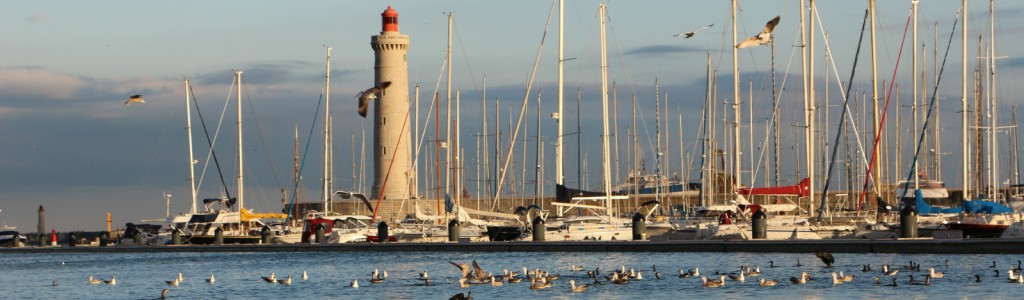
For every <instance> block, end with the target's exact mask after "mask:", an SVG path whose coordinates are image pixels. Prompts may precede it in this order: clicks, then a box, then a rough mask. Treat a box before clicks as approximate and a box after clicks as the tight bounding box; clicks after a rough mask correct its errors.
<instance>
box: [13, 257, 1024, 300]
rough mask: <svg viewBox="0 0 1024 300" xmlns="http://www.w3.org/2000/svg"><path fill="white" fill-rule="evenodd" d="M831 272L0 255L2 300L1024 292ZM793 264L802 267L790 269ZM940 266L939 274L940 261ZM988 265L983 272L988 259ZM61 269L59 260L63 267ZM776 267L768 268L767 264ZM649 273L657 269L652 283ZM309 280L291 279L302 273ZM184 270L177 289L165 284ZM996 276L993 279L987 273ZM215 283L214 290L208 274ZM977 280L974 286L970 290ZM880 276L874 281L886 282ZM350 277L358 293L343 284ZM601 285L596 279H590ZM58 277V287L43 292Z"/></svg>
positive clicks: (968, 281) (647, 263) (924, 265)
mask: <svg viewBox="0 0 1024 300" xmlns="http://www.w3.org/2000/svg"><path fill="white" fill-rule="evenodd" d="M834 256H835V259H836V264H835V267H834V268H832V269H827V268H824V264H822V263H821V262H820V261H818V260H817V258H816V257H815V256H814V255H813V254H788V253H786V254H783V253H778V254H776V253H768V254H764V253H463V252H458V253H454V252H453V253H439V252H429V253H425V252H411V253H391V252H389V253H376V254H374V253H347V252H335V253H323V252H308V253H306V252H300V253H291V252H289V253H140V254H123V253H110V254H94V253H45V254H6V253H5V254H3V255H2V256H0V270H2V274H3V276H2V278H3V279H4V280H0V298H3V299H157V298H159V296H160V291H161V290H163V289H165V288H167V289H169V293H168V298H170V299H249V298H253V299H280V298H306V299H309V298H314V299H354V298H367V299H447V298H448V297H451V296H452V295H455V294H457V293H461V292H468V291H472V293H473V296H474V297H477V299H500V298H509V299H523V298H563V299H564V298H584V297H585V298H595V299H616V298H627V297H628V298H635V297H637V296H638V295H643V298H649V299H679V298H681V297H682V298H703V297H715V298H726V299H740V298H751V297H753V298H770V299H781V298H786V299H836V298H870V299H881V298H892V297H894V296H897V295H898V296H899V297H901V298H906V299H936V298H943V299H947V298H971V299H977V298H980V299H993V298H1004V299H1005V298H1017V297H1019V295H1020V294H1021V293H1022V292H1024V285H1022V284H1017V283H1008V279H1007V273H1006V271H1007V270H1008V269H1010V268H1011V267H1016V266H1017V265H1018V260H1021V259H1022V257H1021V256H1020V255H922V254H916V255H905V254H842V253H837V254H834ZM474 259H475V260H477V262H478V263H479V264H480V266H481V267H482V268H483V269H485V270H486V271H488V272H493V273H495V274H500V273H502V271H503V270H504V269H508V270H510V271H519V272H521V270H522V268H523V267H526V268H528V269H534V268H541V269H544V270H547V271H548V272H550V274H560V275H562V277H561V278H560V279H557V280H555V282H554V286H553V287H552V288H550V289H545V290H530V289H529V284H528V283H527V282H526V281H524V282H522V283H516V284H507V283H506V284H505V285H503V286H499V287H492V286H490V285H487V284H481V285H473V286H472V287H470V288H466V289H460V288H459V287H458V285H457V283H456V278H457V276H459V273H458V270H457V269H456V268H455V267H453V266H452V265H451V264H449V263H448V261H454V262H457V263H459V262H467V263H468V262H470V261H471V260H474ZM798 260H799V263H800V266H797V262H798ZM945 260H949V265H948V267H947V266H946V265H945V263H944V261H945ZM911 261H913V262H914V263H917V264H920V265H921V271H911V270H901V271H900V272H899V273H898V275H897V276H896V278H897V282H898V284H899V285H898V286H897V287H895V288H894V287H889V286H884V285H875V284H874V279H873V278H874V277H878V276H882V275H881V265H882V264H890V265H892V267H894V268H903V266H905V265H909V264H910V262H911ZM993 261H996V267H995V268H992V267H991V266H992V262H993ZM61 262H65V263H64V264H61ZM771 262H774V265H775V266H776V267H774V268H771V267H769V265H770V263H771ZM864 264H871V265H872V268H873V269H874V271H872V272H862V271H861V270H862V265H864ZM571 265H583V267H584V270H583V271H570V266H571ZM743 265H749V266H750V267H751V268H754V267H758V266H759V267H760V269H761V272H762V273H763V275H761V276H760V277H748V278H747V279H746V282H745V283H739V282H736V281H728V280H729V279H728V278H727V279H726V280H727V282H726V284H725V286H724V287H719V288H709V289H706V288H703V287H702V286H701V280H700V278H699V277H698V278H679V277H678V273H679V270H680V269H687V270H689V269H693V268H695V267H699V268H700V272H701V275H706V276H709V277H717V276H710V275H715V274H716V273H732V274H738V273H737V272H738V271H739V268H740V266H743ZM622 266H625V268H626V269H627V270H628V269H630V268H633V269H636V270H638V271H642V272H643V280H639V281H636V280H634V281H632V282H630V283H629V284H622V285H613V284H611V283H606V284H604V285H595V286H591V287H590V289H588V290H587V291H586V292H585V293H582V294H574V293H571V292H570V291H569V279H575V280H576V282H577V284H586V283H593V281H594V279H591V278H589V277H587V274H586V271H592V270H594V269H595V268H600V270H601V273H603V274H607V273H609V272H611V271H613V270H617V269H620V268H621V267H622ZM931 267H934V268H935V269H936V271H942V272H944V273H945V277H944V278H937V279H934V280H932V285H930V286H917V285H912V284H910V283H909V282H908V281H909V276H908V275H915V279H921V278H924V276H925V275H926V274H927V273H928V268H931ZM374 268H377V269H379V270H381V271H383V270H387V271H388V273H389V274H388V275H389V277H388V278H387V280H385V281H384V282H383V283H379V284H372V283H370V281H369V278H370V272H372V271H373V269H374ZM654 268H657V271H658V272H661V273H662V279H661V280H657V279H655V275H654V273H655V272H654ZM303 271H306V272H307V273H308V274H309V280H307V281H303V280H302V279H301V275H302V272H303ZM422 271H428V272H429V274H430V276H431V277H432V278H434V282H433V284H432V285H430V286H423V285H422V281H420V280H419V279H418V274H419V272H422ZM801 271H806V272H808V273H810V274H811V276H812V278H813V279H814V280H812V281H811V282H809V283H808V284H807V285H793V284H790V283H789V277H791V276H794V277H795V276H799V274H800V272H801ZM838 271H843V272H844V273H846V274H854V275H856V278H855V279H854V280H853V281H852V282H848V283H845V284H841V285H835V286H833V285H832V283H831V273H832V272H838ZM179 272H181V273H183V274H184V277H185V281H184V282H182V283H181V284H180V286H178V287H169V286H167V285H166V284H165V283H164V282H165V281H169V280H173V279H174V277H176V276H177V274H178V273H179ZM997 272H998V273H999V277H994V275H996V273H997ZM270 273H276V275H277V277H278V278H280V279H283V278H285V277H287V276H288V275H291V276H292V277H293V284H292V285H291V286H285V285H280V284H268V283H265V282H264V281H263V280H262V279H261V278H260V277H261V276H268V275H270ZM211 274H212V275H216V277H217V281H216V283H215V284H212V285H211V284H208V283H207V282H206V280H205V279H206V278H209V277H210V275H211ZM975 274H978V275H981V276H982V278H981V282H975ZM89 275H92V276H94V277H96V278H100V279H110V277H112V276H113V277H117V283H118V284H117V285H116V286H108V285H105V284H94V285H90V284H88V283H87V281H86V278H87V277H88V276H89ZM762 277H763V278H768V279H778V280H779V285H778V286H775V287H770V288H762V287H759V286H758V284H757V279H759V278H762ZM882 277H883V280H882V282H883V284H884V283H889V282H891V279H888V278H884V276H882ZM357 278H358V279H359V284H360V287H359V288H356V289H353V288H351V287H349V284H350V283H351V282H352V280H353V279H357ZM599 278H600V279H601V281H605V279H604V278H603V276H601V277H599ZM52 280H56V281H57V286H55V287H51V286H50V285H51V281H52Z"/></svg>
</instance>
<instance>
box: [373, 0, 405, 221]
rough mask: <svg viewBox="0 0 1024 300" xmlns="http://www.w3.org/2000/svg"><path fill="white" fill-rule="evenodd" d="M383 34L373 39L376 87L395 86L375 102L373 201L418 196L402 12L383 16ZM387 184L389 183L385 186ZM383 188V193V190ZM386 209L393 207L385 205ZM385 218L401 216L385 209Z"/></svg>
mask: <svg viewBox="0 0 1024 300" xmlns="http://www.w3.org/2000/svg"><path fill="white" fill-rule="evenodd" d="M381 19H382V26H381V31H380V34H379V35H375V36H373V37H371V38H370V46H371V47H372V48H373V53H374V58H375V59H374V65H373V68H374V71H375V76H374V84H375V85H379V84H380V83H382V82H386V81H390V82H391V85H390V86H388V88H387V89H386V90H384V91H383V92H381V94H380V98H378V99H377V101H374V106H375V107H376V108H375V109H374V111H373V126H374V132H373V145H374V148H373V169H374V171H375V172H374V177H373V190H372V191H371V194H372V196H373V198H377V197H379V196H382V195H383V197H384V200H400V199H406V198H408V195H416V191H415V187H411V186H410V181H411V180H412V176H414V175H415V174H412V168H411V166H412V160H411V158H412V155H411V150H410V148H409V141H410V139H409V132H410V128H411V126H412V125H413V124H409V63H408V62H407V61H406V52H407V50H408V49H409V36H408V35H404V34H401V33H399V32H398V12H397V11H395V10H394V9H393V8H391V6H388V8H387V9H386V10H384V12H383V13H381ZM385 182H386V184H385ZM382 186H383V190H382V189H381V187H382ZM383 207H384V208H388V207H390V205H384V206H383ZM384 211H385V214H384V215H385V216H387V215H388V214H389V213H397V212H392V211H388V209H384Z"/></svg>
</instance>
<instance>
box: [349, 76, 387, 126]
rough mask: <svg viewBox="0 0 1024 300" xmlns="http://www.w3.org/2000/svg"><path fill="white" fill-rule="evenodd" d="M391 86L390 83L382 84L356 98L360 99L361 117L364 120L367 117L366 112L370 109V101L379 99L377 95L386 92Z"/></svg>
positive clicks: (357, 95)
mask: <svg viewBox="0 0 1024 300" xmlns="http://www.w3.org/2000/svg"><path fill="white" fill-rule="evenodd" d="M388 86H391V82H390V81H385V82H381V83H380V84H378V85H377V86H375V87H372V88H369V89H367V90H365V91H362V92H360V93H359V94H356V98H358V99H359V115H360V116H362V117H363V118H365V117H366V110H367V109H368V108H369V107H370V100H375V99H377V93H380V92H382V91H384V89H386V88H388Z"/></svg>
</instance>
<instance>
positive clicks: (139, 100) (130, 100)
mask: <svg viewBox="0 0 1024 300" xmlns="http://www.w3.org/2000/svg"><path fill="white" fill-rule="evenodd" d="M132 103H141V104H146V100H145V99H142V95H132V96H131V97H128V101H125V102H124V106H128V105H131V104H132Z"/></svg>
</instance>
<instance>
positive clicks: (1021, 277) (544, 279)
mask: <svg viewBox="0 0 1024 300" xmlns="http://www.w3.org/2000/svg"><path fill="white" fill-rule="evenodd" d="M815 256H817V257H818V258H819V259H820V260H821V261H822V262H823V263H824V264H825V268H832V265H833V263H834V262H835V259H834V258H833V257H832V254H830V253H824V252H819V253H815ZM449 263H450V264H451V265H453V266H455V267H456V268H458V270H459V275H458V278H457V280H456V282H457V285H458V287H459V288H469V287H471V286H472V285H484V284H487V285H491V286H502V285H505V284H510V285H511V284H516V283H520V282H523V281H527V282H529V284H528V286H529V289H530V290H543V289H550V288H553V287H554V286H555V284H554V283H555V282H556V280H558V279H560V278H562V277H563V276H562V275H560V274H552V273H550V272H548V271H545V270H542V269H540V268H534V269H532V270H530V269H528V268H527V267H522V269H521V271H510V270H508V269H503V270H502V271H501V273H499V274H494V273H493V272H488V271H485V270H484V269H483V268H482V267H480V264H479V263H477V261H476V260H473V261H471V262H470V263H456V262H453V261H449ZM802 266H803V265H802V264H801V263H800V260H799V259H797V264H796V267H802ZM861 266H862V268H861V272H863V273H865V274H868V276H872V273H874V274H876V275H875V276H873V280H874V285H877V286H890V287H896V286H899V285H900V284H901V283H900V282H899V281H898V280H897V278H899V277H902V276H898V273H899V272H900V271H901V270H902V271H905V272H904V273H909V272H921V273H923V277H924V278H923V279H920V278H921V276H920V274H919V275H918V277H917V278H915V274H908V277H909V280H908V281H905V282H904V283H902V284H909V285H915V286H930V285H932V284H933V283H934V282H933V280H935V279H939V278H943V277H945V274H944V273H943V272H941V271H936V270H935V268H934V267H933V268H928V269H927V272H922V271H921V265H920V264H918V263H915V262H913V261H910V262H909V264H908V265H904V266H902V267H894V266H890V265H888V264H885V265H881V272H878V271H876V270H874V269H873V268H872V265H870V264H865V265H861ZM943 266H945V268H946V269H948V268H949V260H946V261H945V262H944V263H943ZM775 267H777V266H776V265H775V262H774V261H770V262H769V265H768V268H775ZM990 269H992V270H993V272H994V275H993V276H992V277H996V278H998V277H1001V274H1002V272H1000V271H999V270H998V269H997V268H996V262H995V261H993V262H992V265H991V266H990ZM569 270H570V271H572V272H574V273H576V274H574V275H569V276H566V277H573V278H574V279H570V280H569V281H568V286H567V287H568V290H569V291H570V292H573V293H582V292H586V291H587V289H588V288H590V287H592V286H598V285H605V284H612V285H621V284H629V283H630V282H632V281H640V280H644V272H648V274H653V275H654V280H662V279H667V278H668V276H666V275H665V274H663V273H662V272H660V271H658V267H657V266H656V265H652V266H651V268H650V270H637V269H636V268H628V269H627V268H626V266H625V265H622V266H620V268H619V269H617V270H614V271H611V272H607V273H603V272H601V269H600V268H595V269H594V270H584V268H583V266H582V265H571V266H570V267H569ZM583 272H585V274H586V275H585V276H584V275H583ZM1005 274H1006V275H1005V278H1006V282H1009V283H1018V284H1022V285H1024V270H1022V268H1021V261H1018V262H1017V265H1015V266H1014V265H1011V266H1010V268H1009V269H1008V270H1006V272H1005ZM369 275H370V278H369V282H370V283H371V284H379V283H383V282H385V280H386V279H387V278H388V272H387V270H384V271H379V270H378V269H374V270H373V271H372V272H370V274H369ZM763 275H764V273H762V271H761V267H760V266H755V267H753V268H751V267H750V266H740V267H739V270H738V272H728V273H720V272H715V273H714V274H705V275H702V274H701V271H700V267H695V268H693V269H689V270H686V269H679V273H678V275H676V277H678V278H680V279H687V278H691V279H700V286H701V287H703V288H719V287H723V286H725V285H726V282H730V281H731V282H733V284H743V283H745V282H746V281H747V280H748V279H751V280H752V279H753V278H755V277H756V278H757V284H758V286H760V287H772V286H776V285H777V284H779V280H778V279H767V278H765V277H767V276H763ZM856 277H857V276H856V275H854V274H845V273H844V272H843V271H838V272H831V280H832V281H831V283H832V285H840V284H844V283H848V282H852V281H854V280H855V279H856ZM261 278H262V280H263V281H264V282H266V283H268V284H280V285H291V284H292V276H291V275H288V276H286V277H285V278H284V279H281V278H278V277H277V273H271V274H270V276H261ZM301 278H302V280H303V281H305V280H308V279H309V275H308V274H307V273H306V271H302V274H301ZM883 278H884V280H883ZM577 279H580V280H585V281H589V282H588V283H584V284H577V281H576V280H577ZM416 280H417V281H418V282H420V283H419V284H417V285H422V286H431V285H435V278H434V277H431V276H430V275H429V274H428V273H427V271H426V270H424V271H423V272H420V273H419V276H418V278H417V279H416ZM813 280H815V279H814V278H812V277H811V274H810V273H808V272H806V271H803V272H800V274H798V276H794V277H789V281H790V283H791V284H793V285H804V284H807V283H808V282H810V281H813ZM981 280H982V275H980V274H975V275H974V281H976V282H981ZM184 281H185V277H184V275H183V274H182V273H178V275H177V276H176V277H174V278H173V279H172V280H168V281H165V283H166V284H167V285H168V287H177V286H179V285H180V284H181V283H182V282H184ZM87 282H88V284H90V285H92V284H97V285H98V284H106V285H111V286H113V285H117V278H116V277H111V278H110V280H102V279H98V278H94V277H93V276H92V275H89V276H88V277H87ZM206 282H207V283H208V284H215V283H216V277H215V276H214V275H212V274H211V275H210V277H209V278H206ZM52 285H53V286H56V285H57V281H56V280H54V281H53V282H52ZM349 286H350V287H351V288H359V279H358V278H356V279H353V280H352V282H351V284H350V285H349ZM168 291H169V289H166V288H165V289H163V291H161V295H160V298H158V299H166V297H167V293H168ZM451 299H472V294H471V293H459V294H456V295H455V296H453V297H452V298H451Z"/></svg>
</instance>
